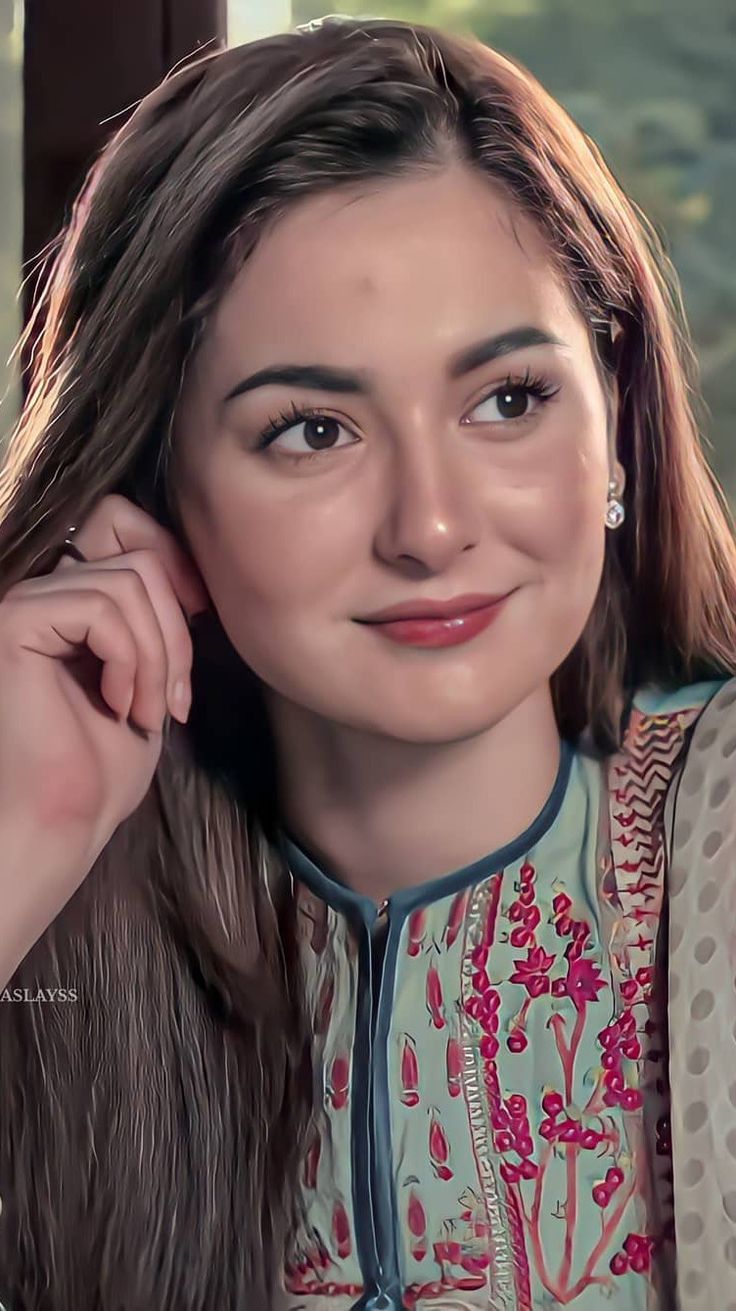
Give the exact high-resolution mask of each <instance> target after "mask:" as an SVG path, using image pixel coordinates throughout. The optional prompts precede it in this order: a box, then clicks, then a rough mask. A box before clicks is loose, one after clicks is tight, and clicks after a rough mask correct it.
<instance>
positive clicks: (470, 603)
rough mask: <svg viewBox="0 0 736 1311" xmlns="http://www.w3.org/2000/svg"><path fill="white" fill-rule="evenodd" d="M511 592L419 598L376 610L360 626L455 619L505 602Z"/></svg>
mask: <svg viewBox="0 0 736 1311" xmlns="http://www.w3.org/2000/svg"><path fill="white" fill-rule="evenodd" d="M509 595H510V593H509V592H502V593H498V594H496V595H491V594H490V593H487V592H466V593H465V594H464V595H463V596H454V597H452V598H451V599H450V600H447V601H430V600H428V599H422V598H418V599H417V600H415V601H404V602H402V603H401V604H399V605H392V606H388V607H387V609H385V610H376V611H375V612H374V613H373V614H370V615H366V616H365V617H364V618H363V619H359V620H358V621H357V622H358V623H359V624H384V623H394V622H396V621H397V620H401V619H427V620H442V619H455V618H457V616H459V615H466V614H472V612H473V611H474V610H483V609H485V608H486V607H487V606H492V605H496V604H497V603H498V602H499V601H504V600H505V599H506V597H507V596H509Z"/></svg>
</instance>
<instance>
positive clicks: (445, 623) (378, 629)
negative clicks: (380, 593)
mask: <svg viewBox="0 0 736 1311" xmlns="http://www.w3.org/2000/svg"><path fill="white" fill-rule="evenodd" d="M514 590H516V589H514ZM511 595H512V593H511V592H507V593H506V594H505V595H504V596H499V597H494V598H491V599H490V600H486V601H485V602H484V603H483V604H479V603H477V600H476V601H474V602H473V603H472V605H471V606H468V605H467V603H466V608H465V609H464V610H462V611H458V612H456V613H455V614H452V615H448V614H440V615H427V614H422V615H412V616H410V617H406V614H405V607H402V609H403V610H404V617H401V618H396V619H380V620H376V619H372V620H358V622H359V623H364V624H366V625H367V627H368V628H371V629H372V630H373V631H374V632H375V633H376V634H377V635H379V636H380V637H383V638H387V639H388V640H389V641H391V642H394V643H398V644H399V645H402V646H416V647H445V646H458V645H459V644H460V643H461V642H468V641H470V639H471V638H473V637H476V636H477V635H478V634H479V633H481V632H483V631H484V629H486V628H488V626H489V625H490V624H491V623H493V621H494V620H495V619H496V617H497V616H498V615H499V614H500V613H501V611H502V610H503V608H504V604H505V602H506V601H507V599H508V598H509V597H510V596H511ZM397 608H398V607H397ZM426 608H427V606H426V603H425V605H424V609H425V610H426ZM445 609H447V605H446V604H445Z"/></svg>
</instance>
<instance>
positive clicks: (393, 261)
mask: <svg viewBox="0 0 736 1311" xmlns="http://www.w3.org/2000/svg"><path fill="white" fill-rule="evenodd" d="M578 318H579V316H578V315H577V312H576V309H575V307H574V305H573V304H572V301H571V299H570V296H569V293H568V290H567V288H566V287H565V285H564V283H563V281H562V279H561V278H560V276H559V274H558V272H557V270H556V267H555V265H554V263H553V261H552V258H551V255H550V251H549V248H548V247H547V244H546V242H545V239H544V237H543V235H542V234H541V232H540V231H539V230H538V228H537V227H536V225H535V223H534V222H533V221H532V220H531V219H530V218H528V217H527V216H526V215H525V214H523V213H521V212H520V210H519V209H518V208H517V207H516V206H514V205H513V203H512V202H511V201H510V200H509V199H508V198H506V197H505V196H504V194H503V193H502V191H501V190H500V189H499V188H498V187H497V186H496V185H494V184H493V183H491V182H490V181H489V180H488V179H487V178H485V177H484V176H483V175H482V174H480V173H479V172H478V171H477V170H474V169H472V168H471V167H469V166H467V165H464V164H453V165H448V166H447V167H445V168H444V169H443V170H442V171H441V172H436V173H433V174H424V175H420V176H411V177H405V178H400V179H391V180H389V181H385V180H379V181H376V182H372V183H368V184H365V185H362V186H360V187H357V186H356V187H349V188H348V187H337V188H333V189H332V190H330V191H329V192H327V193H325V194H322V195H317V196H313V197H308V198H306V199H304V200H302V201H300V202H298V203H297V204H295V205H294V206H293V208H292V209H290V210H289V211H288V212H286V213H285V214H283V215H282V216H281V217H280V218H279V219H278V220H277V221H276V222H275V223H274V224H273V225H272V226H271V228H270V229H269V230H268V231H267V232H266V233H265V234H264V235H263V236H262V237H261V239H260V241H259V243H258V245H257V246H256V248H255V250H254V251H253V253H252V254H251V255H250V256H249V258H248V261H247V263H246V264H245V266H244V267H243V268H242V269H241V270H240V272H239V273H238V275H237V277H236V278H235V280H234V281H233V283H232V284H231V285H230V287H229V288H228V290H227V292H226V293H225V295H224V296H223V298H222V300H221V302H220V304H219V306H218V308H217V311H216V313H215V315H214V318H213V320H212V323H211V329H210V334H209V336H210V344H211V347H212V349H213V351H214V353H215V354H216V355H218V356H219V355H220V352H221V351H222V352H225V355H226V354H227V352H228V350H229V349H230V347H231V346H232V344H233V343H234V342H237V345H238V353H239V355H241V356H242V354H243V352H246V353H248V352H250V350H251V348H253V349H254V350H256V351H257V354H258V357H259V358H260V356H261V355H263V354H264V352H265V354H267V355H268V356H269V358H270V357H274V358H276V356H275V355H274V352H278V353H282V354H283V352H284V351H287V352H288V348H289V346H290V344H291V343H294V346H295V347H296V346H301V348H302V350H303V349H304V348H305V346H307V345H309V344H310V343H314V344H315V345H316V344H317V343H318V344H319V345H320V346H321V347H322V351H321V356H320V357H321V358H324V350H325V349H328V350H332V351H333V352H336V353H337V354H339V353H340V352H341V351H342V353H343V354H344V353H345V351H346V350H347V349H348V347H350V348H351V349H353V350H360V349H361V348H362V349H363V350H365V349H367V348H368V347H369V344H370V343H373V345H376V343H378V342H379V341H380V342H381V343H382V346H383V349H384V350H387V349H390V348H391V346H392V345H398V344H399V343H400V342H401V341H402V340H403V341H405V340H406V337H407V334H411V337H412V339H413V340H416V341H417V342H418V343H419V344H422V345H423V346H425V347H426V348H427V349H431V347H432V346H433V345H436V347H437V348H438V349H441V350H443V351H444V350H445V349H446V350H450V349H452V348H454V347H455V346H457V345H462V343H463V341H465V340H466V339H467V338H468V336H469V334H470V336H472V335H473V329H474V328H475V327H477V328H478V330H479V335H482V334H483V332H484V331H486V332H490V331H492V330H493V329H494V327H497V328H498V330H499V331H500V330H502V329H504V328H508V327H512V326H515V325H519V324H521V323H525V324H526V323H529V324H534V325H536V326H539V327H549V328H551V329H554V328H557V329H558V330H560V329H561V328H562V327H563V326H564V328H565V329H566V330H567V331H568V332H570V333H572V334H573V336H574V334H575V324H576V320H578ZM577 331H578V333H579V337H580V344H581V345H582V344H583V343H584V342H585V340H586V333H585V328H584V325H583V324H582V321H579V322H578V323H577ZM567 339H568V340H570V337H569V336H568V338H567Z"/></svg>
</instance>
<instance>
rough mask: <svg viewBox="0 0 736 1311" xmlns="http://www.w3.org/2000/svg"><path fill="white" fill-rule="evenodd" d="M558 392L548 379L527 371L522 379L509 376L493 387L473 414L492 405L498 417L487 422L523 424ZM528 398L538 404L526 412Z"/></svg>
mask: <svg viewBox="0 0 736 1311" xmlns="http://www.w3.org/2000/svg"><path fill="white" fill-rule="evenodd" d="M559 390H560V389H559V387H555V386H554V385H553V384H552V383H551V382H550V381H549V379H547V378H541V377H535V376H533V375H531V374H530V373H529V371H528V370H527V372H526V374H525V375H524V377H523V378H518V377H512V376H511V375H509V376H508V377H507V378H505V379H504V381H503V382H502V383H501V384H500V385H499V386H498V387H494V389H493V391H492V392H489V394H488V396H486V397H485V398H484V400H482V401H479V402H478V405H476V407H475V409H474V410H473V414H475V412H476V411H477V410H478V409H480V407H481V406H482V405H488V404H490V403H494V404H496V405H497V406H498V409H499V411H500V415H499V418H498V419H496V420H493V419H490V420H489V422H491V423H494V422H495V423H499V422H500V423H518V422H523V421H524V420H525V419H530V418H532V417H533V415H534V414H536V413H537V412H538V411H539V410H540V409H541V408H542V406H544V405H545V404H546V403H547V401H549V400H551V399H552V397H553V396H556V395H557V392H558V391H559ZM530 397H534V398H535V400H536V401H538V402H539V404H538V405H537V406H536V407H535V408H534V409H532V410H531V412H530V411H529V410H528V405H529V399H530ZM481 422H484V420H481Z"/></svg>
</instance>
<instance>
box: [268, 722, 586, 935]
mask: <svg viewBox="0 0 736 1311" xmlns="http://www.w3.org/2000/svg"><path fill="white" fill-rule="evenodd" d="M574 755H575V751H574V748H573V746H572V744H571V743H570V742H569V741H568V740H567V739H565V738H561V739H560V763H559V766H558V770H557V776H556V778H555V781H554V784H553V786H552V791H551V792H550V794H549V796H548V798H547V800H546V801H545V803H544V805H543V806H542V809H541V810H540V811H539V813H538V815H537V816H536V817H535V818H534V819H533V820H532V822H531V824H529V825H528V826H527V828H525V829H524V831H523V833H520V834H519V836H518V837H516V838H513V839H512V840H511V842H507V843H506V844H505V846H503V847H499V848H498V849H497V850H496V851H492V852H490V853H489V854H488V855H486V856H481V857H480V858H479V859H478V860H474V861H471V863H470V864H469V865H463V866H462V867H461V868H460V869H456V870H453V871H452V872H451V873H450V874H443V875H441V876H440V877H439V878H435V879H429V880H427V881H425V882H424V883H420V884H418V885H417V886H416V887H412V888H404V889H402V890H401V891H400V892H395V893H394V894H393V895H392V896H391V897H389V898H388V904H389V906H390V908H391V912H392V918H394V917H395V916H396V915H398V916H399V917H401V918H403V916H404V915H406V914H408V913H410V912H411V911H413V910H416V909H417V907H418V906H422V905H427V904H429V903H430V902H432V901H438V900H439V899H440V898H441V897H447V896H451V895H452V893H454V892H459V891H461V889H463V888H465V887H467V886H469V885H470V884H472V883H474V882H476V881H480V880H481V879H482V878H483V876H484V875H490V874H493V873H494V872H495V871H496V870H499V869H503V868H504V867H505V866H506V865H510V864H512V863H513V862H514V861H515V860H517V859H518V858H519V857H520V856H523V855H525V854H526V852H527V851H528V850H529V849H530V848H531V847H533V846H534V845H535V844H536V843H537V842H539V841H540V839H541V838H542V837H544V835H545V833H546V832H547V831H548V830H549V829H550V828H551V827H552V825H553V823H554V822H555V820H556V818H557V816H558V814H559V812H560V809H561V807H562V803H563V801H564V798H565V795H566V793H567V788H568V784H569V781H570V772H571V768H572V762H573V758H574ZM277 843H278V845H279V847H280V849H281V852H282V855H283V856H284V858H285V860H286V863H287V865H288V866H289V868H290V870H291V872H292V874H294V875H295V876H296V877H297V878H298V879H300V880H301V881H302V882H303V883H305V884H306V886H307V887H308V888H309V889H310V891H312V892H314V893H315V895H316V896H318V897H321V898H322V900H323V901H326V902H327V904H328V905H329V906H332V907H334V909H335V910H339V911H342V912H343V913H344V914H346V915H349V916H351V917H352V916H355V915H356V913H357V915H358V917H359V918H360V920H362V921H363V923H365V924H367V925H370V924H372V923H373V921H374V920H375V918H376V915H377V913H378V907H377V905H376V902H375V901H374V900H373V899H372V898H371V897H365V896H363V895H362V894H360V893H357V892H353V890H352V889H351V888H348V887H346V886H345V884H344V883H340V882H339V881H338V880H337V879H336V878H333V877H331V876H330V875H329V874H326V873H325V872H324V871H323V870H322V869H320V867H319V865H317V863H316V862H315V861H314V860H313V859H312V857H311V856H309V855H308V853H307V851H306V850H305V849H304V847H303V846H301V845H299V844H298V843H297V842H296V841H295V840H294V839H293V838H292V837H290V836H289V834H288V831H287V829H286V827H285V826H282V827H281V828H280V829H279V831H278V836H277Z"/></svg>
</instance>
